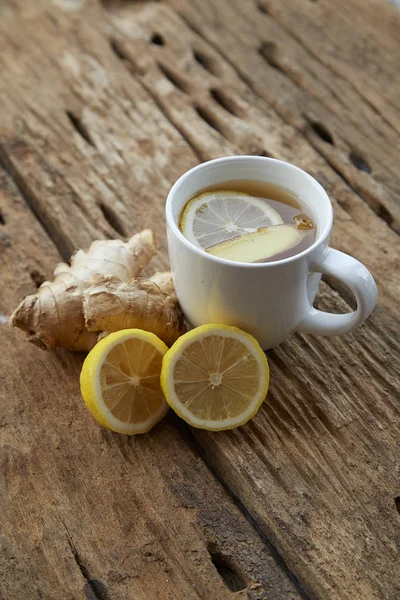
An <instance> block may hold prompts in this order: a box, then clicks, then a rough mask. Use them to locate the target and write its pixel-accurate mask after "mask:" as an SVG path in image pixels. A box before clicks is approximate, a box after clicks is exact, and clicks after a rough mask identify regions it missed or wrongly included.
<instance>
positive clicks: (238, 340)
mask: <svg viewBox="0 0 400 600" xmlns="http://www.w3.org/2000/svg"><path fill="white" fill-rule="evenodd" d="M161 385H162V389H163V391H164V395H165V397H166V399H167V402H168V404H169V405H170V406H171V408H173V409H174V411H175V412H176V413H177V414H178V415H179V416H180V417H181V418H182V419H184V420H185V421H186V422H187V423H189V424H190V425H193V426H194V427H199V428H200V429H208V430H210V431H219V430H221V429H233V428H234V427H238V426H239V425H244V423H246V422H247V421H248V420H249V419H250V418H251V417H253V416H254V415H255V414H256V412H257V411H258V409H259V408H260V405H261V403H262V401H263V400H264V398H265V396H266V394H267V391H268V385H269V367H268V361H267V359H266V356H265V354H264V352H263V351H262V350H261V348H260V346H259V344H258V342H257V341H256V340H255V339H254V338H253V337H252V336H251V335H249V334H248V333H245V332H244V331H241V330H240V329H237V328H236V327H228V326H227V325H202V326H201V327H197V328H196V329H193V330H192V331H189V332H188V333H186V334H185V335H183V336H182V337H180V338H179V339H178V340H177V341H176V342H175V344H174V345H173V346H172V348H170V350H168V352H167V353H166V355H165V356H164V359H163V365H162V371H161Z"/></svg>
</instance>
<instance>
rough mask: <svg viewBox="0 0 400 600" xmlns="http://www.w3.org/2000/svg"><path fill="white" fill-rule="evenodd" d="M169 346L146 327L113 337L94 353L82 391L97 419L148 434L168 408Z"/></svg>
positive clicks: (113, 426) (129, 431)
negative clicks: (164, 380)
mask: <svg viewBox="0 0 400 600" xmlns="http://www.w3.org/2000/svg"><path fill="white" fill-rule="evenodd" d="M167 350H168V347H167V346H166V345H165V344H164V342H162V341H161V340H160V339H159V338H158V337H157V336H155V335H154V334H153V333H149V332H148V331H142V330H141V329H124V330H122V331H117V332H116V333H111V334H110V335H108V336H107V337H106V338H104V339H103V340H101V341H100V342H99V343H98V344H96V346H95V347H94V348H93V350H91V352H90V353H89V354H88V356H87V357H86V360H85V362H84V363H83V367H82V371H81V378H80V383H81V393H82V396H83V399H84V401H85V403H86V405H87V407H88V409H89V410H90V412H91V413H92V415H93V416H94V417H95V419H96V420H97V421H98V422H99V423H101V425H104V427H107V428H108V429H111V430H112V431H117V432H119V433H126V434H128V435H132V434H134V433H146V432H147V431H149V430H150V429H151V428H152V427H153V426H154V425H155V424H156V423H157V422H158V421H160V419H162V418H163V416H164V415H165V413H166V412H167V410H168V404H167V403H166V402H165V399H164V396H163V393H162V389H161V385H160V373H161V365H162V359H163V356H164V354H165V353H166V351H167Z"/></svg>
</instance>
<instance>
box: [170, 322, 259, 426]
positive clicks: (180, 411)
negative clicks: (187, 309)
mask: <svg viewBox="0 0 400 600" xmlns="http://www.w3.org/2000/svg"><path fill="white" fill-rule="evenodd" d="M211 333H213V334H215V335H221V334H222V335H224V333H225V335H226V334H229V333H230V334H235V335H226V337H233V338H234V339H239V340H240V341H242V342H243V343H245V344H246V345H247V347H248V348H249V349H251V351H252V353H253V355H254V356H255V357H256V358H257V362H258V364H259V366H260V388H259V390H258V392H257V394H256V395H255V396H254V398H253V400H252V402H251V403H250V406H251V410H249V411H248V412H247V413H245V415H246V416H245V417H244V418H242V419H239V418H236V420H230V421H231V422H229V420H227V421H228V422H224V421H219V422H212V421H205V420H202V419H197V418H196V417H194V418H193V415H191V413H190V411H188V410H187V409H186V408H185V407H184V406H182V404H181V402H180V401H179V400H178V399H177V398H176V394H175V391H174V382H173V378H172V374H173V370H174V366H175V364H176V362H177V361H178V359H179V357H180V356H181V354H182V352H183V350H184V349H185V348H186V347H187V346H189V345H190V344H191V343H192V342H194V341H198V340H199V339H200V338H201V337H203V336H206V335H209V334H211ZM246 342H247V343H246ZM269 379H270V372H269V364H268V360H267V357H266V356H265V353H264V351H263V350H262V348H261V346H260V345H259V343H258V342H257V340H256V339H255V338H254V337H253V336H252V335H250V334H249V333H247V332H245V331H243V330H241V329H239V328H237V327H233V326H231V325H216V324H212V323H211V324H207V325H201V326H200V327H196V328H195V329H192V330H191V331H188V332H187V333H185V334H184V335H182V336H181V337H180V338H179V339H178V340H177V341H176V342H175V343H174V344H173V346H172V347H171V348H170V349H169V350H168V352H167V353H166V354H165V355H164V358H163V363H162V368H161V387H162V390H163V392H164V396H165V399H166V401H167V403H168V404H169V406H170V407H171V408H172V409H173V410H174V412H175V413H176V414H177V415H178V416H179V417H180V418H181V419H183V420H184V421H186V423H188V424H189V425H191V426H193V427H196V428H197V429H206V430H207V431H225V430H228V429H235V428H236V427H240V426H242V425H244V424H245V423H247V422H248V421H249V420H250V419H252V418H253V417H254V416H255V415H256V414H257V412H258V410H259V408H260V406H261V404H262V403H263V401H264V399H265V396H266V395H267V392H268V387H269ZM261 382H263V383H262V385H261Z"/></svg>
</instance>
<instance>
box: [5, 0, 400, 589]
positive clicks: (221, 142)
mask: <svg viewBox="0 0 400 600" xmlns="http://www.w3.org/2000/svg"><path fill="white" fill-rule="evenodd" d="M399 27H400V16H398V14H397V13H396V12H395V10H394V9H393V8H392V7H390V6H389V5H386V4H384V3H383V2H381V1H379V0H368V1H365V0H363V1H362V0H346V1H345V0H337V2H335V3H331V2H328V0H319V1H318V2H312V1H311V0H259V2H252V1H251V0H246V1H243V0H229V1H228V0H220V1H218V2H212V1H211V0H167V1H165V2H152V1H147V2H145V1H143V2H135V1H133V0H131V1H128V0H102V1H101V2H100V0H53V1H52V2H47V1H46V2H45V1H44V0H43V1H42V2H35V3H33V2H31V1H30V0H13V1H12V2H11V0H3V2H1V3H0V73H1V77H0V98H1V113H0V165H1V169H0V211H1V212H0V223H1V224H0V245H1V253H0V269H1V271H0V273H1V287H0V310H1V314H2V316H3V319H2V320H4V315H7V314H9V313H10V311H11V310H12V309H13V308H14V306H15V305H16V304H17V302H18V301H19V300H20V299H21V298H22V297H23V296H24V295H25V294H27V293H30V292H32V291H33V290H34V289H35V286H36V285H37V284H38V283H40V282H41V281H42V280H43V279H44V278H47V277H49V276H50V275H51V271H52V268H53V266H54V264H55V262H57V260H59V258H60V257H61V256H62V257H67V256H68V255H69V253H70V252H71V251H72V250H74V249H75V248H77V247H79V246H84V247H85V246H88V245H89V243H90V241H91V240H92V239H95V238H98V237H115V236H117V235H121V236H125V235H128V234H131V233H133V232H134V231H137V230H140V229H142V228H143V227H147V226H151V227H153V228H154V229H155V231H156V233H157V234H158V237H159V242H160V248H161V252H160V254H159V257H158V258H157V259H155V260H153V267H154V269H157V268H165V267H166V266H167V263H166V258H165V249H166V240H165V236H164V220H163V205H164V200H165V195H166V193H167V190H168V188H169V186H170V185H171V184H172V183H173V181H174V180H175V179H176V178H177V177H178V176H179V175H180V174H181V173H182V172H184V171H185V170H186V169H188V168H189V167H191V166H193V165H194V164H196V163H197V162H199V161H200V160H206V159H209V158H214V157H216V156H220V155H224V154H230V153H253V154H263V155H267V156H275V157H278V158H282V159H285V160H289V161H291V162H293V163H295V164H297V165H299V166H300V167H302V168H304V169H306V170H307V171H309V172H310V173H312V174H313V175H314V176H315V177H316V178H317V179H318V180H319V181H320V182H321V183H322V184H323V185H324V186H325V187H326V189H327V190H328V192H329V194H330V195H331V198H332V200H333V202H334V208H335V226H334V232H333V245H335V246H336V247H337V248H339V249H341V250H344V251H346V252H349V253H350V254H353V255H354V256H356V257H357V258H359V259H360V260H362V261H363V262H364V263H365V264H366V265H367V266H368V267H369V268H370V269H371V270H372V272H373V273H374V275H375V276H376V280H377V283H378V287H379V292H380V297H379V304H378V307H377V309H376V311H375V312H374V314H373V316H372V318H371V319H370V320H369V321H368V323H367V324H366V325H364V326H363V327H361V328H360V329H359V330H358V331H356V332H355V333H354V334H351V335H347V336H344V337H341V338H331V339H323V338H313V337H311V336H300V335H298V336H295V337H294V338H293V339H292V340H290V341H289V342H287V343H286V344H284V345H283V346H282V347H280V348H279V349H277V350H275V351H272V352H269V359H270V362H271V373H272V383H271V391H270V393H269V395H268V399H267V402H266V403H265V404H264V406H263V407H262V409H261V410H260V412H259V414H258V415H257V417H256V418H255V419H254V420H253V421H252V422H251V423H249V424H248V425H246V426H245V427H243V428H240V429H238V430H236V431H232V432H221V433H218V434H208V433H206V432H200V431H196V430H193V429H189V428H187V427H186V426H185V425H183V424H182V423H181V422H180V421H179V420H178V419H175V418H174V417H173V416H172V415H170V416H169V417H168V418H167V419H165V420H164V422H162V423H161V424H160V425H158V426H157V427H156V428H155V429H154V430H153V431H152V432H151V433H150V434H148V435H146V436H142V437H139V438H135V439H127V438H125V437H124V436H118V435H114V434H112V433H109V432H107V431H105V430H102V429H100V428H99V427H98V426H97V425H96V423H94V422H93V420H92V418H91V417H90V415H89V413H88V412H87V411H86V410H85V408H84V406H83V405H82V402H81V399H80V396H79V387H78V374H79V369H80V366H81V363H82V357H81V356H76V355H72V354H69V353H67V352H61V351H59V352H56V353H54V354H46V353H44V352H40V351H39V350H38V349H36V348H33V347H31V346H29V345H28V344H26V342H25V341H24V338H23V335H22V334H21V333H19V332H16V331H11V330H9V329H8V328H7V327H6V326H5V325H3V326H2V329H1V346H2V350H1V378H2V385H1V395H2V403H1V406H2V411H1V429H0V436H1V437H0V439H1V462H2V467H1V477H2V483H1V487H0V490H1V504H2V510H1V519H2V525H1V558H0V597H2V598H5V599H6V600H14V599H18V600H20V599H21V600H24V599H26V600H28V599H29V600H36V599H39V598H42V599H45V600H50V599H51V600H53V599H62V600H64V599H67V598H68V599H75V598H86V599H89V600H93V598H97V599H100V600H117V599H118V600H119V599H125V598H126V599H128V598H132V599H133V598H134V599H135V600H142V599H146V600H147V599H153V598H154V599H156V598H171V599H172V598H176V599H179V600H180V599H183V598H185V599H186V598H188V599H190V598H204V599H207V600H208V599H210V600H211V599H214V598H218V599H220V598H221V599H224V598H230V597H233V594H234V591H233V590H242V591H238V592H237V593H236V595H237V596H238V597H243V598H250V599H261V598H262V599H268V600H271V599H274V598H276V599H279V600H280V599H286V598H288V599H296V600H297V599H299V598H316V599H320V600H326V599H327V600H354V599H355V598H357V599H358V598H362V599H363V600H364V599H365V600H369V599H376V600H381V599H390V600H394V599H397V598H398V597H400V580H399V577H400V576H399V573H400V564H399V554H398V549H399V544H400V514H399V511H400V499H398V500H397V509H396V498H398V497H399V496H400V477H399V462H400V459H399V456H400V452H399V392H398V385H399V373H400V360H399V346H400V332H399V326H398V322H399V316H400V314H399V313H400V309H399V304H398V295H399V292H400V272H399V269H398V264H399V259H400V244H399V237H398V235H399V232H400V202H399V192H400V180H399V170H398V160H399V142H398V140H399V133H400V118H399V111H400V75H399V73H400V70H399V67H400V37H399V35H398V32H399ZM319 303H320V305H321V306H323V307H324V308H325V309H327V310H336V311H338V310H346V309H348V304H349V303H350V304H351V303H352V298H351V297H349V294H348V292H347V290H346V289H344V288H343V287H342V286H340V285H339V284H338V283H337V282H335V281H329V285H328V284H327V283H324V284H323V285H322V286H321V294H320V297H319Z"/></svg>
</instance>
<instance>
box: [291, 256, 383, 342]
mask: <svg viewBox="0 0 400 600" xmlns="http://www.w3.org/2000/svg"><path fill="white" fill-rule="evenodd" d="M310 271H311V272H314V273H325V274H326V275H331V276H332V277H336V278H337V279H340V281H343V283H345V284H346V285H347V287H348V288H350V290H351V291H352V292H353V294H354V296H355V298H356V300H357V310H355V311H354V312H350V313H346V314H342V315H335V314H332V313H327V312H324V311H322V310H317V309H316V308H314V307H313V306H312V305H310V307H309V309H308V312H307V314H306V316H305V318H304V319H303V320H302V321H301V322H300V324H299V325H298V327H297V328H296V331H301V332H303V333H313V334H316V335H326V336H330V335H340V334H342V333H347V332H348V331H352V330H353V329H355V327H358V325H361V323H362V322H363V321H365V319H366V318H367V317H369V315H370V314H371V312H372V310H373V309H374V307H375V305H376V301H377V298H378V290H377V287H376V283H375V280H374V278H373V277H372V275H371V273H370V272H369V271H368V269H367V268H366V267H364V265H363V264H361V263H360V262H359V261H358V260H356V259H355V258H353V257H352V256H349V255H348V254H345V253H344V252H339V250H334V249H333V248H327V249H326V251H325V252H324V253H323V255H322V256H321V258H320V259H318V260H315V261H314V262H313V263H312V264H311V266H310Z"/></svg>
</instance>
